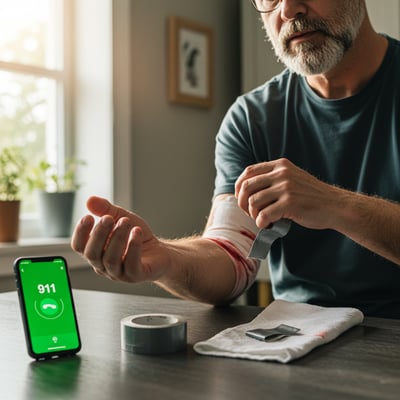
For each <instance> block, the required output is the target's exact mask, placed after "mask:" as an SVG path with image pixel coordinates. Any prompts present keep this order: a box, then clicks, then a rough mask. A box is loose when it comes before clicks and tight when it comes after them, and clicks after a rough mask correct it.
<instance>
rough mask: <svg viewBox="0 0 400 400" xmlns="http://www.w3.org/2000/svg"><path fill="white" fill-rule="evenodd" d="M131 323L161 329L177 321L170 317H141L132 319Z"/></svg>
mask: <svg viewBox="0 0 400 400" xmlns="http://www.w3.org/2000/svg"><path fill="white" fill-rule="evenodd" d="M132 322H133V323H134V324H137V325H143V326H153V327H163V326H167V325H172V324H176V323H178V322H179V320H178V318H176V317H174V316H172V315H143V316H141V317H137V318H133V319H132Z"/></svg>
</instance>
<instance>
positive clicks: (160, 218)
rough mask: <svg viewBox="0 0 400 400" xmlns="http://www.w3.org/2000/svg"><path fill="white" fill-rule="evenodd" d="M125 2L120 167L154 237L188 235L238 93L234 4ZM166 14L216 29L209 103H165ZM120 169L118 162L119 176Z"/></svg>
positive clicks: (199, 219)
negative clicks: (126, 127)
mask: <svg viewBox="0 0 400 400" xmlns="http://www.w3.org/2000/svg"><path fill="white" fill-rule="evenodd" d="M130 4H131V5H130V13H131V14H130V27H131V29H130V35H131V59H130V64H131V71H129V72H130V74H131V75H130V85H131V87H130V89H131V93H130V100H131V107H130V111H131V113H130V118H131V120H130V124H131V129H132V132H131V134H132V136H131V144H130V145H131V149H130V153H131V158H130V160H129V165H126V166H125V168H129V169H130V174H131V176H130V179H131V180H126V181H125V186H126V187H127V188H128V187H130V188H131V194H130V199H131V204H130V206H131V208H132V209H133V210H134V211H135V212H137V213H139V214H140V215H142V216H144V217H145V218H146V219H147V220H148V222H149V223H150V225H151V226H152V228H153V230H154V232H155V233H156V234H158V235H161V236H165V237H176V236H181V235H186V234H192V233H193V232H198V231H200V230H202V229H203V227H204V224H205V219H206V216H207V215H208V211H209V208H210V204H211V203H210V201H211V196H212V189H213V183H214V175H215V172H214V142H215V135H216V132H217V130H218V127H219V125H220V123H221V120H222V118H223V116H224V114H225V112H226V111H227V108H228V107H229V106H230V104H231V103H232V102H233V101H234V99H235V97H236V96H237V95H238V93H239V92H240V45H239V44H240V43H239V41H240V31H239V29H240V26H239V25H240V24H239V2H238V1H236V0H218V1H215V0H202V1H187V0H169V1H165V0H132V1H131V3H130ZM170 15H177V16H181V17H185V18H187V19H190V20H193V21H197V22H199V23H203V24H206V25H208V26H210V27H211V28H212V29H213V31H214V63H213V66H214V77H213V78H214V105H213V107H212V108H211V109H201V108H195V107H190V106H185V105H177V104H171V103H168V101H167V94H166V88H167V82H168V69H167V44H168V41H167V17H168V16H170ZM115 61H116V63H117V64H118V60H115ZM119 79H121V76H120V77H119ZM122 79H123V77H122ZM115 157H116V158H118V154H116V155H115ZM123 169H124V167H123V166H120V172H121V174H123ZM128 176H129V175H128ZM119 179H121V176H120V177H119ZM122 181H123V179H122Z"/></svg>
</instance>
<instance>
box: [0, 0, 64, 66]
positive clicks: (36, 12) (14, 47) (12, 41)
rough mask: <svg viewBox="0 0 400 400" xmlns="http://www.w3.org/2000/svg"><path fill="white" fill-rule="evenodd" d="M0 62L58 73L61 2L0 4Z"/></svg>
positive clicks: (38, 0)
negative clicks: (56, 70)
mask: <svg viewBox="0 0 400 400" xmlns="http://www.w3.org/2000/svg"><path fill="white" fill-rule="evenodd" d="M0 10H1V12H0V26H1V35H0V60H1V61H6V62H13V63H22V64H27V65H34V66H38V67H43V68H48V69H62V51H60V50H62V46H60V44H61V43H62V37H60V36H61V32H62V31H63V28H62V18H61V17H62V12H61V11H62V8H61V0H12V1H10V0H0Z"/></svg>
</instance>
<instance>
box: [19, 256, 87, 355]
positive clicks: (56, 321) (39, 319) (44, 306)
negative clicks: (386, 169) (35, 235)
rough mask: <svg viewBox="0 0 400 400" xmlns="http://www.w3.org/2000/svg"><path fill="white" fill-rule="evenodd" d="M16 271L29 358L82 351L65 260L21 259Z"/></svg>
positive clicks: (46, 258)
mask: <svg viewBox="0 0 400 400" xmlns="http://www.w3.org/2000/svg"><path fill="white" fill-rule="evenodd" d="M14 270H15V274H16V278H17V288H18V293H19V299H20V306H21V312H22V316H23V322H24V328H25V336H26V340H27V346H28V352H29V354H30V355H31V356H32V357H34V358H49V357H55V356H59V355H65V354H71V353H76V352H77V351H79V350H80V347H81V343H80V337H79V331H78V324H77V320H76V315H75V307H74V303H73V299H72V292H71V288H70V283H69V277H68V271H67V263H66V261H65V259H64V258H62V257H37V258H20V259H18V260H16V262H15V264H14Z"/></svg>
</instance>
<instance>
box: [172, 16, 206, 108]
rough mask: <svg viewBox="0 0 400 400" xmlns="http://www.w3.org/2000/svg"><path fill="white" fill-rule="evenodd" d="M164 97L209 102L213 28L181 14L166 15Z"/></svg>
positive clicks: (203, 104)
mask: <svg viewBox="0 0 400 400" xmlns="http://www.w3.org/2000/svg"><path fill="white" fill-rule="evenodd" d="M168 58H169V60H168V66H169V73H168V99H169V101H170V102H172V103H179V104H186V105H191V106H196V107H204V108H210V107H211V106H212V103H213V31H212V29H211V28H210V27H208V26H206V25H203V24H200V23H197V22H194V21H190V20H188V19H185V18H181V17H177V16H171V17H169V18H168Z"/></svg>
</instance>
